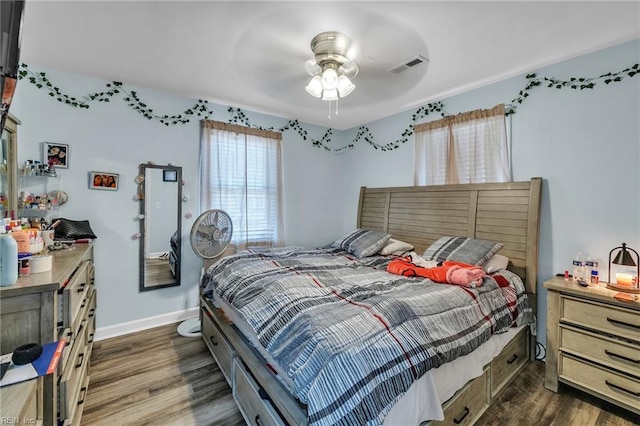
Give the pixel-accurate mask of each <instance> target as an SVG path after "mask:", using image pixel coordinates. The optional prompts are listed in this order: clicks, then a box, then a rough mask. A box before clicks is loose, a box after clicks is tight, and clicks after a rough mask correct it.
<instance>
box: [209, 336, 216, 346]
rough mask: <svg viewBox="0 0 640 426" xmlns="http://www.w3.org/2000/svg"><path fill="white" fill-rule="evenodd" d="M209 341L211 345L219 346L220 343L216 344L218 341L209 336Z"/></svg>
mask: <svg viewBox="0 0 640 426" xmlns="http://www.w3.org/2000/svg"><path fill="white" fill-rule="evenodd" d="M209 340H211V344H212V345H213V346H218V342H216V339H215V338H214V337H213V336H209Z"/></svg>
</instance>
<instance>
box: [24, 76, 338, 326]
mask: <svg viewBox="0 0 640 426" xmlns="http://www.w3.org/2000/svg"><path fill="white" fill-rule="evenodd" d="M29 65H30V68H31V69H33V70H34V71H45V72H47V75H48V77H49V79H50V80H51V81H53V82H54V84H56V85H58V86H59V87H60V89H61V90H62V91H63V92H65V93H67V94H69V95H71V96H82V95H85V94H88V93H94V92H99V91H103V90H105V86H104V84H105V83H106V82H105V81H103V80H97V79H93V78H88V77H84V76H79V75H72V74H68V73H62V72H58V71H55V70H48V69H40V68H37V67H36V64H29ZM129 89H132V90H136V91H137V92H138V95H139V96H140V97H141V98H142V100H143V101H144V102H147V104H148V105H153V108H154V109H155V111H157V113H159V114H169V115H172V114H175V113H177V112H179V111H184V110H185V109H187V108H188V107H190V106H192V105H193V103H194V102H195V101H194V100H191V99H184V98H178V97H176V96H172V95H168V94H165V93H161V92H158V91H154V90H150V89H145V88H137V87H129ZM212 107H213V110H214V116H213V119H215V120H220V121H227V120H228V119H229V118H230V115H229V113H228V112H227V107H226V106H220V105H212ZM11 113H12V114H13V115H15V116H16V117H18V118H19V119H20V120H21V121H22V125H21V126H20V127H19V131H18V146H19V148H18V157H19V162H20V163H23V162H24V161H25V160H26V159H38V160H39V159H41V146H40V145H41V144H40V143H41V142H43V141H48V142H60V143H66V144H69V147H70V148H69V150H70V152H69V153H70V155H69V169H64V170H62V169H61V170H59V172H58V173H59V175H60V187H61V189H62V190H64V191H65V192H67V193H68V194H69V202H68V203H67V204H66V205H64V206H62V207H61V208H60V211H59V212H58V214H59V216H60V217H67V218H70V219H89V220H90V223H91V226H92V228H93V230H94V232H95V233H96V235H97V236H98V239H97V241H96V247H95V264H96V288H97V291H98V298H99V299H98V300H99V303H98V312H97V314H98V315H97V326H98V328H101V327H106V326H113V325H118V324H124V323H127V322H131V321H135V320H140V319H144V318H148V317H153V316H157V315H162V314H167V313H172V312H178V311H183V310H185V309H189V308H194V307H197V306H198V293H197V284H198V282H199V274H200V265H201V263H200V260H199V259H198V258H197V257H196V255H195V254H194V253H193V251H192V249H191V247H190V245H189V243H188V237H189V231H190V229H191V225H192V224H193V221H194V219H195V218H196V217H197V215H198V214H199V212H200V209H199V205H198V204H199V201H198V199H199V190H198V187H199V182H198V153H199V143H200V127H199V122H198V121H196V120H194V121H193V122H191V123H188V124H185V125H175V126H169V127H166V126H164V125H162V124H159V123H158V122H156V121H149V120H146V119H144V118H143V117H141V116H139V115H138V114H137V113H136V112H134V111H133V110H132V109H131V108H129V107H128V106H127V105H126V103H125V102H124V101H122V99H121V98H117V97H116V98H114V99H113V100H112V102H110V103H96V104H93V105H92V106H91V107H90V108H89V109H77V108H71V107H68V106H65V105H63V104H60V103H58V102H57V101H56V100H55V99H53V98H51V97H50V96H48V95H47V93H46V92H45V91H44V90H38V89H37V88H35V86H33V85H32V84H30V83H28V82H26V81H20V82H19V83H18V86H17V89H16V95H15V98H14V102H13V104H12V106H11ZM245 113H246V114H247V116H248V117H249V118H250V120H251V122H252V123H255V124H256V125H260V126H264V127H270V126H274V127H275V128H279V127H282V126H284V125H285V124H286V122H287V121H286V120H283V119H281V118H277V117H272V116H267V115H262V114H252V113H250V112H248V111H245ZM305 128H307V129H308V130H309V132H310V133H311V134H312V136H316V135H315V133H317V137H320V136H322V134H323V133H324V132H325V131H326V129H322V128H317V127H314V126H309V125H305ZM283 146H284V148H283V151H284V152H283V174H284V193H285V201H284V216H285V238H286V242H287V244H295V245H305V246H313V245H317V244H325V243H327V242H329V241H331V239H335V238H337V236H338V234H339V233H340V230H341V228H342V216H341V215H342V209H341V206H338V207H336V198H337V199H338V202H339V201H340V197H339V195H337V194H339V192H337V191H336V188H339V185H338V183H339V182H340V181H339V173H338V172H339V169H338V168H337V167H338V159H337V158H336V157H334V156H331V155H327V154H325V153H324V152H322V151H321V150H319V149H318V148H315V147H313V146H311V143H309V142H304V141H302V138H301V137H300V136H299V135H298V134H297V133H295V132H293V131H287V132H285V133H284V134H283ZM148 161H153V162H155V163H156V164H167V163H172V164H174V165H177V166H182V167H183V177H184V180H185V183H186V185H185V186H184V187H183V193H184V194H185V195H187V196H189V198H190V201H189V202H187V203H184V204H183V206H182V207H183V214H184V213H186V212H192V213H193V217H192V218H191V219H186V218H184V217H183V226H182V236H183V238H185V240H184V241H185V244H183V251H182V261H183V264H182V274H183V275H182V285H181V286H180V287H171V288H166V289H159V290H154V291H148V292H144V293H139V292H138V262H139V259H138V254H139V252H138V250H139V240H133V239H132V235H133V234H135V233H136V232H137V231H138V230H139V222H138V221H137V220H136V216H137V214H138V205H137V202H136V201H134V200H133V196H134V195H135V194H136V188H137V185H136V184H135V182H134V178H135V176H136V175H137V173H138V165H139V164H140V163H146V162H148ZM91 170H95V171H104V172H111V173H119V174H120V188H119V189H118V191H98V190H90V189H88V176H87V173H88V172H89V171H91Z"/></svg>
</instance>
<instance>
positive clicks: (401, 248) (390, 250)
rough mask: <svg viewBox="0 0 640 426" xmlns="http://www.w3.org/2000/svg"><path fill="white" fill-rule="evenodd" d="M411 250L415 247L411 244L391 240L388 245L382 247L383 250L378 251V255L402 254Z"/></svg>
mask: <svg viewBox="0 0 640 426" xmlns="http://www.w3.org/2000/svg"><path fill="white" fill-rule="evenodd" d="M409 250H413V246H412V245H411V244H409V243H405V242H404V241H400V240H394V239H393V238H389V241H387V243H386V244H385V245H384V246H382V248H381V249H380V250H379V251H378V254H382V255H388V254H402V253H404V252H406V251H409Z"/></svg>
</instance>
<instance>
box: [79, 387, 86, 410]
mask: <svg viewBox="0 0 640 426" xmlns="http://www.w3.org/2000/svg"><path fill="white" fill-rule="evenodd" d="M80 392H82V399H79V400H78V405H82V404H84V398H85V397H86V396H87V387H86V386H84V387H83V388H82V389H80Z"/></svg>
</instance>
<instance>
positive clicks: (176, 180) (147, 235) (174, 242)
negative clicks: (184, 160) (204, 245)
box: [136, 164, 182, 291]
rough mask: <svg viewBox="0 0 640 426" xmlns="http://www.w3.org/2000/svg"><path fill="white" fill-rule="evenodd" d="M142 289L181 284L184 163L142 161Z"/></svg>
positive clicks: (140, 179) (139, 176) (140, 176)
mask: <svg viewBox="0 0 640 426" xmlns="http://www.w3.org/2000/svg"><path fill="white" fill-rule="evenodd" d="M136 182H138V185H139V191H138V197H139V199H140V214H141V215H142V216H141V217H142V219H141V220H140V291H147V290H154V289H158V288H164V287H172V286H178V285H180V259H181V247H182V244H181V235H180V234H181V228H182V227H181V217H182V167H176V166H158V165H155V164H141V165H140V173H139V175H138V177H137V178H136Z"/></svg>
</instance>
